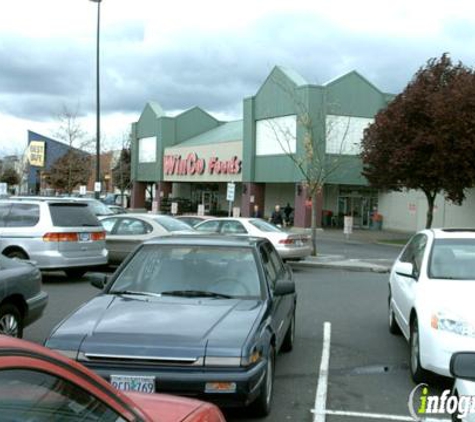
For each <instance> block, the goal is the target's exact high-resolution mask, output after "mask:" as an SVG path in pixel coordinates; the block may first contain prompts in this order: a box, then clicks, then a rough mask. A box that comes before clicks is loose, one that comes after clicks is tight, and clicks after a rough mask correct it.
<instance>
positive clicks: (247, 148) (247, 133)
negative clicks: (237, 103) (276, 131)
mask: <svg viewBox="0 0 475 422" xmlns="http://www.w3.org/2000/svg"><path fill="white" fill-rule="evenodd" d="M255 137H256V125H255V124H254V97H251V98H246V99H244V102H243V131H242V138H243V143H242V180H243V182H252V181H253V180H254V175H255V162H254V151H255V149H256V143H255Z"/></svg>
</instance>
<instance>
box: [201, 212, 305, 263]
mask: <svg viewBox="0 0 475 422" xmlns="http://www.w3.org/2000/svg"><path fill="white" fill-rule="evenodd" d="M195 229H196V230H197V231H199V232H210V233H222V234H244V235H250V236H260V237H265V238H266V239H269V240H270V241H271V242H272V244H273V245H274V247H275V248H276V249H277V251H278V252H279V254H280V256H281V257H282V258H283V259H286V260H300V259H303V258H305V257H307V256H309V255H310V254H311V253H312V248H311V245H310V241H309V240H310V239H309V237H308V236H307V235H306V234H297V233H289V232H286V231H284V230H282V229H281V228H279V227H277V226H275V225H273V224H270V223H268V222H267V221H264V220H262V219H260V218H214V219H210V220H207V221H205V222H203V223H200V224H197V225H196V226H195Z"/></svg>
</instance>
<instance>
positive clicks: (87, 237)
mask: <svg viewBox="0 0 475 422" xmlns="http://www.w3.org/2000/svg"><path fill="white" fill-rule="evenodd" d="M90 240H91V234H90V233H79V241H80V242H89V241H90Z"/></svg>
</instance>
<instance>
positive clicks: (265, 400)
mask: <svg viewBox="0 0 475 422" xmlns="http://www.w3.org/2000/svg"><path fill="white" fill-rule="evenodd" d="M274 369H275V351H274V348H273V347H272V346H270V347H269V356H268V357H267V367H266V374H265V377H264V384H263V386H262V388H261V392H260V393H259V396H258V397H257V399H256V400H255V401H254V403H253V404H252V411H253V413H254V414H255V415H256V416H258V417H264V416H267V415H268V414H269V413H270V410H271V407H272V396H273V394H274Z"/></svg>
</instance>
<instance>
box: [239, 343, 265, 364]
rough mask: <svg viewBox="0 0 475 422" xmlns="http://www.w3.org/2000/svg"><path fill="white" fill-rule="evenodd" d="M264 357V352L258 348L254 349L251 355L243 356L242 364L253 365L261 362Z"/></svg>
mask: <svg viewBox="0 0 475 422" xmlns="http://www.w3.org/2000/svg"><path fill="white" fill-rule="evenodd" d="M261 359H262V352H261V351H260V350H258V349H256V348H254V349H253V351H252V352H251V354H250V355H249V356H243V357H242V358H241V366H244V367H246V366H251V365H254V364H255V363H257V362H259V361H260V360H261Z"/></svg>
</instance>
